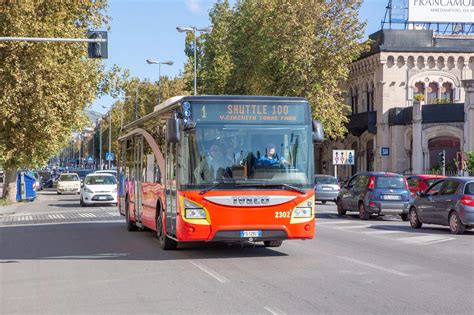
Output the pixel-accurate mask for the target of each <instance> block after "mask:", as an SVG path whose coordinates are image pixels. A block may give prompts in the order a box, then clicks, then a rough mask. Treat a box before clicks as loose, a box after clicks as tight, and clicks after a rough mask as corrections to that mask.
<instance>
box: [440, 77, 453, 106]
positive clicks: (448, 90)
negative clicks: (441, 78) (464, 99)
mask: <svg viewBox="0 0 474 315" xmlns="http://www.w3.org/2000/svg"><path fill="white" fill-rule="evenodd" d="M441 101H442V102H443V103H451V102H453V101H454V89H453V85H452V84H451V83H450V82H445V83H443V85H442V86H441Z"/></svg>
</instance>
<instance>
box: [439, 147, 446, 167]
mask: <svg viewBox="0 0 474 315" xmlns="http://www.w3.org/2000/svg"><path fill="white" fill-rule="evenodd" d="M438 157H439V164H441V166H442V167H444V166H446V153H445V151H444V150H443V151H441V152H440V153H438Z"/></svg>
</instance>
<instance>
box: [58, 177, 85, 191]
mask: <svg viewBox="0 0 474 315" xmlns="http://www.w3.org/2000/svg"><path fill="white" fill-rule="evenodd" d="M57 183H58V185H57V188H56V192H57V193H58V195H60V194H68V193H69V194H79V193H80V192H81V179H80V178H79V175H77V174H76V173H63V174H61V175H60V176H59V178H58V182H57Z"/></svg>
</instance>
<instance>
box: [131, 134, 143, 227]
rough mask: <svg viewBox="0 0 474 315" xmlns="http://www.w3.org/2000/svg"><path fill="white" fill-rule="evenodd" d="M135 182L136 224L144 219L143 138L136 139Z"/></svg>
mask: <svg viewBox="0 0 474 315" xmlns="http://www.w3.org/2000/svg"><path fill="white" fill-rule="evenodd" d="M134 148H135V150H134V160H135V167H134V168H135V174H134V175H135V180H134V191H133V193H134V195H135V198H134V199H135V200H134V206H135V222H137V223H139V224H140V223H141V217H142V182H143V173H142V169H143V136H141V135H140V136H137V137H136V138H135V147H134Z"/></svg>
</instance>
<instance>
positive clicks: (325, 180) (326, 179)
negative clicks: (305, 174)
mask: <svg viewBox="0 0 474 315" xmlns="http://www.w3.org/2000/svg"><path fill="white" fill-rule="evenodd" d="M314 183H315V184H316V185H322V184H326V185H337V179H336V178H335V177H330V176H320V177H319V176H315V177H314Z"/></svg>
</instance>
